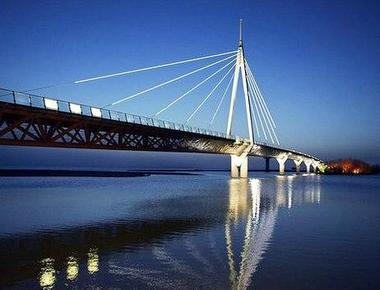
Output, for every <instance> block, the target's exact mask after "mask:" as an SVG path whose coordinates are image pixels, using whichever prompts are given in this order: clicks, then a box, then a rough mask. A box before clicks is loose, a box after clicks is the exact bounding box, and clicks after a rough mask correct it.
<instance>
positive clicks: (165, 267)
mask: <svg viewBox="0 0 380 290" xmlns="http://www.w3.org/2000/svg"><path fill="white" fill-rule="evenodd" d="M251 175H252V177H251V178H249V179H248V180H232V179H230V178H229V177H228V176H227V173H216V172H215V173H213V172H210V173H206V174H204V175H199V176H196V175H194V176H162V175H160V176H150V177H138V178H58V177H57V178H55V177H50V178H36V177H30V178H4V177H2V178H0V185H1V186H0V257H1V262H0V288H26V289H39V288H43V289H53V288H55V289H65V288H67V289H82V288H85V289H131V288H132V289H136V288H137V289H144V288H154V289H200V288H201V289H245V288H250V289H380V278H379V277H380V276H379V270H380V178H379V176H361V177H342V176H317V175H303V176H302V175H301V176H295V175H287V176H282V177H281V176H276V175H274V174H272V175H271V174H263V173H251Z"/></svg>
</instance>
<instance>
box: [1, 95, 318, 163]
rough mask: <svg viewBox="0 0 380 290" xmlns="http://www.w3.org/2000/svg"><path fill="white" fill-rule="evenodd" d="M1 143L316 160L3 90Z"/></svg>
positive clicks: (204, 132) (164, 123)
mask: <svg viewBox="0 0 380 290" xmlns="http://www.w3.org/2000/svg"><path fill="white" fill-rule="evenodd" d="M0 96H1V97H0V144H2V145H19V146H43V147H70V148H93V149H111V150H112V149H114V150H135V151H164V152H197V153H214V154H215V153H216V154H237V155H240V154H241V153H242V152H244V151H246V150H249V147H252V148H251V149H250V152H249V155H252V156H261V157H274V158H276V157H278V156H280V155H283V154H286V155H287V156H288V158H289V159H299V158H300V157H306V158H310V159H313V160H318V159H317V158H315V157H313V156H310V155H307V154H304V153H302V152H297V151H294V150H289V149H285V148H278V147H274V146H271V145H267V144H258V143H256V144H255V145H253V146H251V144H250V143H249V142H247V141H244V140H241V139H239V138H236V137H234V136H227V135H226V134H224V133H218V132H215V131H210V130H204V129H199V128H195V127H189V126H184V125H182V124H175V123H172V122H167V121H161V120H155V119H151V118H145V117H141V116H136V115H129V114H125V113H121V112H115V111H110V110H103V109H99V108H95V107H89V106H84V105H78V104H73V103H69V102H65V101H57V100H52V99H47V98H43V97H39V96H34V95H29V94H24V93H17V92H14V91H8V90H2V91H1V93H0Z"/></svg>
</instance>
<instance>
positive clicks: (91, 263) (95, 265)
mask: <svg viewBox="0 0 380 290" xmlns="http://www.w3.org/2000/svg"><path fill="white" fill-rule="evenodd" d="M87 270H88V273H90V274H95V273H96V272H98V271H99V255H98V249H96V248H93V249H90V251H89V252H88V260H87Z"/></svg>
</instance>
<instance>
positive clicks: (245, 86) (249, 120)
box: [226, 19, 253, 143]
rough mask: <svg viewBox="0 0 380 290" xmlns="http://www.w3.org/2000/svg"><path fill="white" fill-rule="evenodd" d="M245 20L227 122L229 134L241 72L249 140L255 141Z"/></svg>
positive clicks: (228, 132) (241, 24)
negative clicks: (247, 64)
mask: <svg viewBox="0 0 380 290" xmlns="http://www.w3.org/2000/svg"><path fill="white" fill-rule="evenodd" d="M242 28H243V21H242V20H241V19H240V34H239V35H240V39H239V48H238V53H237V56H236V66H235V73H234V80H233V83H232V92H231V102H230V110H229V113H228V123H227V132H226V134H227V136H228V135H231V129H232V118H233V114H234V108H235V102H236V94H237V85H238V82H239V73H241V78H242V82H243V91H244V99H245V109H246V115H247V125H248V133H249V140H250V141H251V143H253V129H252V112H251V106H250V103H249V102H250V100H249V96H248V80H247V77H248V76H247V71H246V66H245V61H244V49H243V37H242V34H243V30H242Z"/></svg>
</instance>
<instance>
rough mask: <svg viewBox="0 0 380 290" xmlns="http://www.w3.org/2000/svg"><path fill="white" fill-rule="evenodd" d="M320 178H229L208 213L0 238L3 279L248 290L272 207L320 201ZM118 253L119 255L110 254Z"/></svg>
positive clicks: (266, 239)
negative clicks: (100, 279) (101, 278)
mask: <svg viewBox="0 0 380 290" xmlns="http://www.w3.org/2000/svg"><path fill="white" fill-rule="evenodd" d="M319 178H320V177H319V176H317V175H315V176H308V177H307V178H303V177H302V176H278V177H276V178H275V182H273V179H272V178H266V179H257V178H254V179H245V180H244V179H231V180H229V181H228V190H229V193H228V198H227V200H225V199H224V201H225V202H223V203H220V204H218V203H216V205H215V208H212V209H210V210H211V211H213V212H216V214H215V216H214V218H210V217H208V218H203V217H204V212H203V210H204V208H202V207H200V210H198V211H197V209H195V210H194V211H192V212H191V214H190V213H189V214H186V213H184V214H183V215H182V216H181V218H178V217H176V218H175V217H173V216H170V214H168V215H167V216H166V217H165V218H161V219H159V220H149V219H146V220H141V221H139V222H131V221H123V220H117V221H111V222H108V223H104V224H95V225H88V226H86V227H77V228H70V229H65V230H61V231H60V232H54V233H44V234H38V233H35V234H33V235H28V236H14V237H10V238H7V239H2V241H1V245H2V246H3V247H2V249H1V254H2V256H3V257H4V258H5V260H6V261H9V263H8V264H7V266H4V265H3V266H2V267H1V268H2V269H1V272H2V278H1V284H2V285H12V284H13V283H15V284H13V285H18V283H20V282H22V281H28V280H31V279H32V280H34V281H35V282H36V283H38V284H39V286H40V287H41V288H42V289H53V288H54V287H55V286H57V285H62V283H66V284H67V283H68V284H71V285H75V283H78V281H82V282H81V283H82V285H83V283H87V282H86V281H88V279H89V278H91V277H92V276H93V277H94V278H96V277H97V275H98V274H99V273H101V275H107V277H108V278H107V279H106V280H107V281H113V280H117V279H116V278H117V277H119V276H122V277H119V278H122V280H123V281H124V282H125V281H134V282H135V283H137V284H136V285H137V286H145V287H153V288H178V287H185V286H186V285H187V286H188V285H189V284H188V283H189V281H192V282H191V283H193V284H192V285H202V286H204V287H211V286H214V287H218V288H219V287H222V288H228V287H230V288H231V289H246V288H247V287H248V286H249V285H250V284H252V283H254V281H255V279H254V277H255V273H256V271H257V269H258V265H259V264H260V261H261V260H262V259H263V258H264V256H265V253H266V252H267V251H268V249H269V248H270V241H271V238H272V235H273V232H274V229H275V226H276V220H277V215H278V211H279V210H280V209H281V208H284V209H288V210H292V208H293V207H296V206H298V205H301V204H303V203H319V202H320V201H321V198H320V188H319V182H318V179H319ZM269 181H270V182H269ZM273 192H274V193H275V194H273ZM218 212H220V213H221V215H222V216H223V217H222V219H220V218H218V216H219V214H218ZM223 212H224V214H223ZM205 241H209V245H205V243H204V242H205ZM173 248H175V250H174V249H173ZM141 249H150V250H148V251H147V252H144V258H143V260H144V263H141V262H140V263H137V262H134V261H133V258H132V257H131V255H132V254H131V253H134V252H139V251H141ZM209 249H211V251H208V250H209ZM212 251H213V254H211V252H212ZM207 252H210V253H207ZM5 253H10V254H9V256H6V255H5ZM120 253H121V254H120ZM119 254H120V255H121V256H122V258H121V259H117V258H115V255H116V256H117V255H119ZM126 261H129V262H126ZM206 278H207V279H206ZM83 281H85V282H83ZM119 281H120V279H119ZM252 281H253V282H252ZM21 284H22V283H21ZM133 285H134V284H133Z"/></svg>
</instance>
